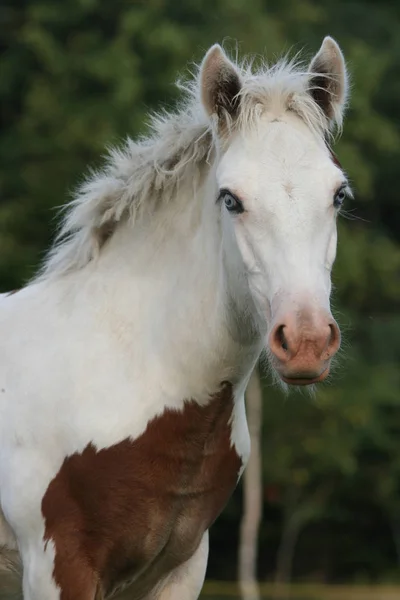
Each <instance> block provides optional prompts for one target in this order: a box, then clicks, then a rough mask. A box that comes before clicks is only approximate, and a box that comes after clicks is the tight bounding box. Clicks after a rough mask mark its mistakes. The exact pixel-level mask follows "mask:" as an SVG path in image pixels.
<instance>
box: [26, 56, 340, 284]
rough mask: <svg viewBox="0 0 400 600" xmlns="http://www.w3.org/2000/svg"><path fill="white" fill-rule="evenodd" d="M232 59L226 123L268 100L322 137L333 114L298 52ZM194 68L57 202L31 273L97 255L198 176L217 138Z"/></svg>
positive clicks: (243, 122) (256, 111)
mask: <svg viewBox="0 0 400 600" xmlns="http://www.w3.org/2000/svg"><path fill="white" fill-rule="evenodd" d="M235 66H236V68H237V70H238V72H239V73H240V75H241V79H242V88H241V91H240V94H239V95H240V112H239V115H238V116H236V121H235V122H234V123H233V122H231V123H228V125H229V126H230V127H231V128H232V129H233V128H235V127H240V128H242V129H245V128H248V127H251V126H254V125H255V124H256V123H257V119H258V117H259V116H260V114H261V113H262V112H263V111H264V110H265V109H266V108H268V109H269V110H277V111H280V112H281V111H282V109H284V110H290V111H293V112H295V113H296V114H297V115H298V116H299V117H300V118H301V119H302V120H303V121H304V122H305V123H306V124H307V126H308V127H309V128H310V129H311V130H312V131H313V132H314V133H315V134H316V135H317V136H319V137H321V138H323V139H325V140H326V138H327V137H328V136H329V135H330V129H331V125H332V122H331V123H330V122H329V121H328V119H327V117H326V116H325V114H324V113H323V111H322V110H321V108H320V106H319V105H318V104H317V102H316V101H315V100H314V99H313V96H312V95H311V93H310V91H311V89H312V87H313V86H312V77H313V74H312V73H310V72H309V71H308V70H307V69H306V68H304V66H303V65H302V63H300V62H299V61H298V60H297V57H296V58H295V59H292V60H289V59H287V58H283V59H281V60H280V61H279V62H277V63H276V64H275V65H273V66H272V67H270V66H268V64H266V63H263V64H261V66H260V67H259V68H257V69H253V60H251V59H250V60H249V59H248V60H247V61H244V62H242V63H240V64H238V63H236V64H235ZM197 71H198V72H197V75H196V76H195V77H194V78H193V80H192V81H190V82H186V83H182V82H178V87H179V88H180V89H181V91H182V94H183V99H182V100H181V103H180V104H179V106H178V108H177V109H176V110H175V111H171V112H168V111H161V112H158V113H155V114H153V115H152V116H151V117H150V134H149V135H148V136H145V137H142V138H139V139H138V140H137V141H133V140H132V139H130V138H128V139H127V140H126V142H125V144H124V145H123V146H122V147H120V148H112V149H110V150H109V152H108V156H107V158H106V162H105V166H104V167H103V168H102V169H101V170H100V171H97V172H94V171H92V172H90V174H89V176H88V178H87V179H86V181H85V182H84V183H83V184H82V185H81V186H80V187H79V188H78V190H77V192H76V194H75V197H74V198H73V199H72V201H71V202H70V203H68V204H67V205H66V206H65V207H64V208H63V212H64V214H63V217H62V220H61V224H60V227H59V230H58V233H57V235H56V238H55V242H54V245H53V247H52V248H51V249H50V251H49V253H48V254H47V256H46V258H45V260H44V263H43V266H42V268H41V270H40V271H39V274H38V275H37V277H36V280H43V279H50V278H53V277H55V276H59V275H63V274H65V273H68V272H71V271H74V270H78V269H81V268H82V267H84V266H85V265H87V264H88V263H89V262H90V261H91V260H93V259H95V258H96V257H97V256H98V254H99V252H100V250H101V248H102V246H103V245H104V243H105V242H106V241H107V239H109V238H110V236H111V235H113V233H114V231H115V230H116V228H117V227H118V225H119V224H120V223H121V222H124V221H126V220H130V221H131V222H132V223H134V222H135V221H136V220H137V219H138V218H140V215H141V214H142V213H143V211H150V212H151V211H155V210H156V209H157V205H158V204H159V202H161V201H162V202H163V203H164V202H168V201H169V200H171V198H172V197H173V196H174V194H175V195H176V192H177V190H178V187H179V186H180V185H183V184H184V183H185V182H190V184H191V185H193V184H194V185H196V184H198V183H199V182H200V180H201V176H202V173H204V169H203V167H204V165H206V164H207V162H209V159H210V157H211V156H213V155H214V152H215V151H217V149H218V141H217V139H218V138H217V134H216V126H215V122H213V121H212V119H211V120H210V118H209V117H208V116H207V115H206V113H205V111H204V108H203V106H202V103H201V101H200V93H199V81H198V80H199V69H197ZM327 77H329V75H327ZM226 117H227V121H229V116H228V115H227V116H226ZM333 124H335V125H336V126H338V127H339V128H340V127H341V115H339V114H338V115H335V116H334V119H333Z"/></svg>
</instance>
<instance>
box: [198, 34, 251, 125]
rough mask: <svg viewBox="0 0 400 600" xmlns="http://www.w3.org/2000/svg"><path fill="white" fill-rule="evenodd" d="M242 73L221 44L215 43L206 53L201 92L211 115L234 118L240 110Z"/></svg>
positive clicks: (201, 78) (202, 66) (202, 70)
mask: <svg viewBox="0 0 400 600" xmlns="http://www.w3.org/2000/svg"><path fill="white" fill-rule="evenodd" d="M241 87H242V83H241V80H240V75H239V73H238V71H237V69H236V67H235V65H234V64H233V63H232V62H231V61H230V60H229V58H228V57H227V56H226V54H225V52H224V51H223V50H222V48H221V46H219V45H218V44H215V45H214V46H212V47H211V48H210V49H209V51H208V52H207V54H206V55H205V57H204V59H203V62H202V65H201V68H200V92H201V100H202V103H203V106H204V108H205V110H206V112H207V114H208V115H209V116H212V115H217V117H219V118H220V117H224V116H229V117H231V118H234V117H235V116H236V114H237V113H238V111H239V103H240V100H239V96H238V94H239V92H240V89H241Z"/></svg>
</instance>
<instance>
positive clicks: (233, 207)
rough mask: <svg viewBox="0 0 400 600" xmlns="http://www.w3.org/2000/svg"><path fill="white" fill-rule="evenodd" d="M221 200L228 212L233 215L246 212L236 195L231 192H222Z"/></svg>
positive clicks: (220, 194)
mask: <svg viewBox="0 0 400 600" xmlns="http://www.w3.org/2000/svg"><path fill="white" fill-rule="evenodd" d="M219 200H222V201H223V203H224V204H225V206H226V208H227V210H229V212H232V213H236V214H240V213H242V212H244V206H243V204H242V202H241V200H239V198H238V197H237V196H235V194H232V192H230V191H229V190H221V191H220V193H219Z"/></svg>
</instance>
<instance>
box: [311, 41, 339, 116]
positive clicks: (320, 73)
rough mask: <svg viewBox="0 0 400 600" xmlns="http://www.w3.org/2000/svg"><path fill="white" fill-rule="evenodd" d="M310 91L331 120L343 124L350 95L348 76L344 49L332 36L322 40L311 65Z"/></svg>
mask: <svg viewBox="0 0 400 600" xmlns="http://www.w3.org/2000/svg"><path fill="white" fill-rule="evenodd" d="M309 72H310V75H311V77H310V93H311V95H312V97H313V98H314V100H315V101H316V103H317V104H318V105H319V106H320V108H321V109H322V110H323V112H324V113H325V115H326V117H327V118H328V120H329V121H332V122H336V123H337V124H338V125H339V126H340V125H341V122H342V118H343V112H344V109H345V106H346V101H347V95H348V78H347V71H346V64H345V61H344V57H343V54H342V51H341V50H340V48H339V46H338V44H337V43H336V42H335V40H334V39H332V38H331V37H329V36H328V37H326V38H325V39H324V41H323V42H322V46H321V48H320V50H319V52H318V53H317V54H316V55H315V56H314V58H313V59H312V61H311V63H310V66H309Z"/></svg>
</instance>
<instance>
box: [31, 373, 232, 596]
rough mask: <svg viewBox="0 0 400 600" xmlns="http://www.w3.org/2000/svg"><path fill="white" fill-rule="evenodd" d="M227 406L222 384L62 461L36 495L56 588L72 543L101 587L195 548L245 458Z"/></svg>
mask: <svg viewBox="0 0 400 600" xmlns="http://www.w3.org/2000/svg"><path fill="white" fill-rule="evenodd" d="M232 412H233V394H232V387H231V385H230V384H225V385H224V386H223V387H222V390H221V392H220V393H219V394H216V395H215V396H213V397H212V398H211V400H210V402H209V403H208V404H207V405H205V406H199V405H198V404H197V403H195V402H192V401H190V402H187V403H186V404H185V407H184V409H183V410H182V411H172V410H166V411H165V412H164V413H163V414H162V415H161V416H158V417H156V418H155V419H153V420H152V421H151V422H150V423H149V424H148V426H147V429H146V431H145V432H144V433H143V434H142V435H141V436H140V437H139V438H137V439H136V440H124V441H122V442H120V443H119V444H116V445H115V446H112V447H109V448H106V449H102V450H98V451H97V450H96V449H95V447H94V446H93V445H89V446H87V448H85V450H84V451H83V452H82V453H81V454H75V455H73V456H70V457H68V458H67V459H66V460H65V461H64V463H63V466H62V467H61V469H60V471H59V473H58V474H57V476H56V477H55V478H54V479H53V481H52V482H51V483H50V485H49V487H48V489H47V492H46V494H45V496H44V498H43V503H42V511H43V515H44V518H45V523H46V538H48V539H52V540H53V541H54V544H55V548H56V559H55V570H54V574H55V578H56V580H57V582H58V584H59V585H60V587H62V583H61V581H60V580H61V579H62V578H63V574H62V573H59V571H60V570H62V569H63V567H62V565H63V564H64V562H65V559H66V557H67V556H70V555H71V554H72V553H74V552H78V553H81V554H84V559H85V560H86V561H88V562H90V564H92V565H94V566H95V569H96V572H98V573H101V579H102V583H103V585H104V586H105V587H106V589H111V588H112V587H114V586H115V585H117V584H119V583H120V582H123V581H124V580H125V579H127V578H129V579H132V580H133V581H135V580H138V581H140V580H141V579H143V585H145V587H146V585H147V586H149V587H151V586H152V585H154V584H155V583H156V582H157V580H159V579H160V578H161V577H163V576H165V575H166V574H167V573H168V572H169V571H170V570H172V569H173V568H175V567H176V566H177V565H178V564H180V563H182V562H184V561H185V560H187V559H188V558H189V557H190V556H191V554H193V552H194V551H195V550H196V548H197V546H198V544H199V543H200V540H201V538H202V535H203V533H204V531H205V530H206V529H208V528H209V527H210V525H211V524H212V523H213V521H214V520H215V519H216V517H217V516H218V514H219V513H220V512H221V510H222V509H223V507H224V506H225V504H226V502H227V500H228V498H229V496H230V495H231V493H232V491H233V489H234V487H235V485H236V482H237V478H238V473H239V471H240V468H241V466H242V462H241V459H240V457H239V456H238V454H237V452H236V450H235V448H234V446H232V443H231V424H230V423H231V418H232ZM150 565H151V566H150ZM153 580H154V581H153ZM146 582H147V583H146Z"/></svg>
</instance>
